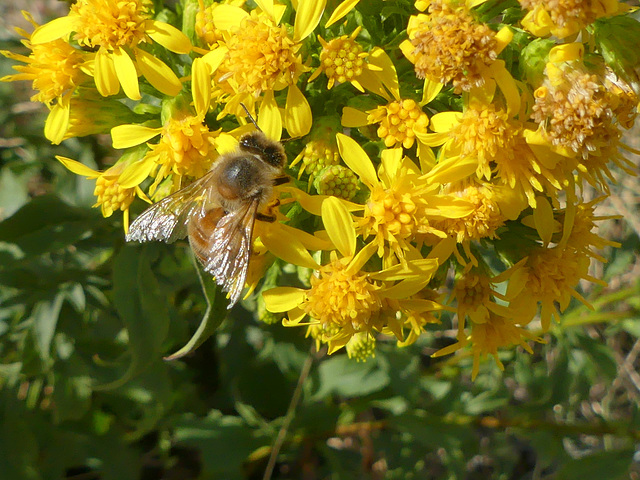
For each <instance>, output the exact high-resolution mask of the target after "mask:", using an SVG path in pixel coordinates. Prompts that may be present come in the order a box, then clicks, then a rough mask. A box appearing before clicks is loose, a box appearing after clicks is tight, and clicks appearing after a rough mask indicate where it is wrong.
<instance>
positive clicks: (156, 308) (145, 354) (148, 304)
mask: <svg viewBox="0 0 640 480" xmlns="http://www.w3.org/2000/svg"><path fill="white" fill-rule="evenodd" d="M155 253H157V247H156V246H155V245H152V244H151V245H142V246H141V247H137V246H135V247H131V246H126V247H124V248H123V249H122V250H120V253H119V254H118V255H117V256H116V258H115V261H114V265H113V304H114V306H115V308H116V311H117V312H118V315H119V316H120V318H121V320H122V322H123V323H124V325H125V327H126V328H127V332H128V334H129V354H130V356H131V364H130V365H129V368H128V370H127V372H126V373H125V374H124V376H122V377H121V378H120V379H119V380H116V381H114V382H111V383H108V384H106V385H101V386H100V387H96V389H101V390H107V389H112V388H116V387H118V386H121V385H123V384H124V383H126V382H127V381H128V380H130V379H131V378H133V377H134V376H136V375H138V374H139V373H140V372H142V371H143V370H145V369H146V368H148V367H149V365H151V364H152V363H153V362H154V361H155V360H157V359H159V358H160V357H161V350H162V343H163V342H164V340H165V338H166V336H167V332H168V331H169V311H168V306H167V298H166V295H165V294H164V293H163V292H162V291H161V290H160V287H159V285H158V280H157V279H156V277H155V275H154V273H153V271H152V270H151V262H152V261H153V260H154V259H155Z"/></svg>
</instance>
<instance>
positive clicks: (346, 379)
mask: <svg viewBox="0 0 640 480" xmlns="http://www.w3.org/2000/svg"><path fill="white" fill-rule="evenodd" d="M318 376H319V382H320V387H319V389H318V391H317V392H316V393H315V394H314V398H315V399H316V400H320V399H323V398H325V397H326V396H328V395H330V394H336V395H342V396H344V397H359V396H363V395H368V394H370V393H373V392H377V391H378V390H382V389H383V388H385V387H386V386H387V385H389V382H390V380H391V379H390V377H389V371H388V369H387V368H384V366H383V365H382V362H380V361H379V360H378V359H377V358H374V359H370V360H368V361H366V362H356V361H354V360H352V359H350V358H349V357H348V356H347V355H338V356H335V357H330V358H328V359H326V360H324V361H323V362H322V363H321V364H320V366H319V367H318Z"/></svg>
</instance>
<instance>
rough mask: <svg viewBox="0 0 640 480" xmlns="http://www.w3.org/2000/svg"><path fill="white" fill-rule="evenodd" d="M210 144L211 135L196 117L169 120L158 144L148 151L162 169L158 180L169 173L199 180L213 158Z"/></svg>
mask: <svg viewBox="0 0 640 480" xmlns="http://www.w3.org/2000/svg"><path fill="white" fill-rule="evenodd" d="M214 141H215V133H214V132H211V131H209V129H208V128H207V127H206V125H204V124H203V123H202V119H201V118H200V117H193V116H185V117H183V118H179V119H175V118H171V119H169V121H168V122H167V123H166V125H165V127H164V131H163V133H162V139H161V140H160V143H159V144H157V145H154V146H153V147H152V149H153V150H154V153H155V154H157V155H158V159H157V162H158V163H159V164H160V165H162V166H163V167H162V168H161V169H160V172H159V175H158V178H164V177H166V176H167V175H169V174H170V173H174V174H176V175H178V176H183V175H187V176H191V177H195V178H199V177H202V176H203V175H204V174H205V173H206V172H207V171H208V170H209V167H210V166H211V162H212V160H213V158H215V156H216V155H215V149H214V148H213V147H212V146H213V144H214Z"/></svg>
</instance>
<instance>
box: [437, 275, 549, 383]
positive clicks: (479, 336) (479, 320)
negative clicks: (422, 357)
mask: <svg viewBox="0 0 640 480" xmlns="http://www.w3.org/2000/svg"><path fill="white" fill-rule="evenodd" d="M501 281H502V279H498V277H494V278H493V279H492V278H490V277H489V276H488V275H486V274H484V273H480V272H477V271H469V272H467V273H465V274H464V275H463V276H461V277H460V278H458V279H457V281H456V284H455V287H454V290H453V296H454V298H455V299H456V300H457V304H458V336H457V337H458V342H457V343H454V344H452V345H449V346H448V347H445V348H443V349H441V350H438V351H437V352H436V353H434V354H433V355H432V356H434V357H440V356H443V355H448V354H451V353H453V352H455V351H457V350H459V349H461V348H463V347H465V346H466V345H469V344H471V349H472V352H473V370H472V374H471V377H472V379H475V377H476V376H477V374H478V369H479V365H480V360H481V359H483V358H484V357H485V356H486V355H487V354H491V355H492V356H493V357H494V359H495V361H496V363H497V364H498V366H499V367H500V369H501V370H504V366H503V365H502V362H501V361H500V359H499V358H498V349H499V348H502V347H510V346H513V345H521V346H522V347H523V348H524V349H525V350H527V351H528V352H529V353H533V352H532V351H531V348H530V347H529V346H528V345H527V344H526V341H527V340H538V339H536V338H535V337H534V336H533V335H532V334H531V333H530V332H528V331H527V330H526V329H525V328H523V326H524V325H526V324H527V323H529V321H530V320H531V318H532V317H533V314H532V312H530V311H526V312H522V311H518V310H517V309H515V308H512V307H511V306H509V307H507V306H505V305H501V304H499V303H497V302H496V299H500V300H503V301H504V300H506V298H505V297H504V296H503V295H500V294H499V293H498V292H497V291H496V290H495V289H494V287H493V284H494V282H496V283H499V282H501ZM466 318H469V320H470V329H471V333H470V334H467V332H466V329H467V323H466Z"/></svg>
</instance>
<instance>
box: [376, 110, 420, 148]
mask: <svg viewBox="0 0 640 480" xmlns="http://www.w3.org/2000/svg"><path fill="white" fill-rule="evenodd" d="M368 121H369V123H379V124H380V125H379V126H378V132H377V133H378V137H380V138H381V139H383V140H384V144H385V146H386V147H387V148H393V147H395V146H397V145H402V146H403V147H404V148H411V147H412V146H413V144H414V142H415V140H416V132H417V133H427V125H428V124H429V117H427V114H426V113H424V112H423V111H422V109H421V108H420V105H418V103H416V102H415V101H414V100H411V99H407V100H395V101H393V102H391V103H389V104H388V105H386V106H383V107H379V108H376V109H375V110H371V111H370V112H369V116H368Z"/></svg>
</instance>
